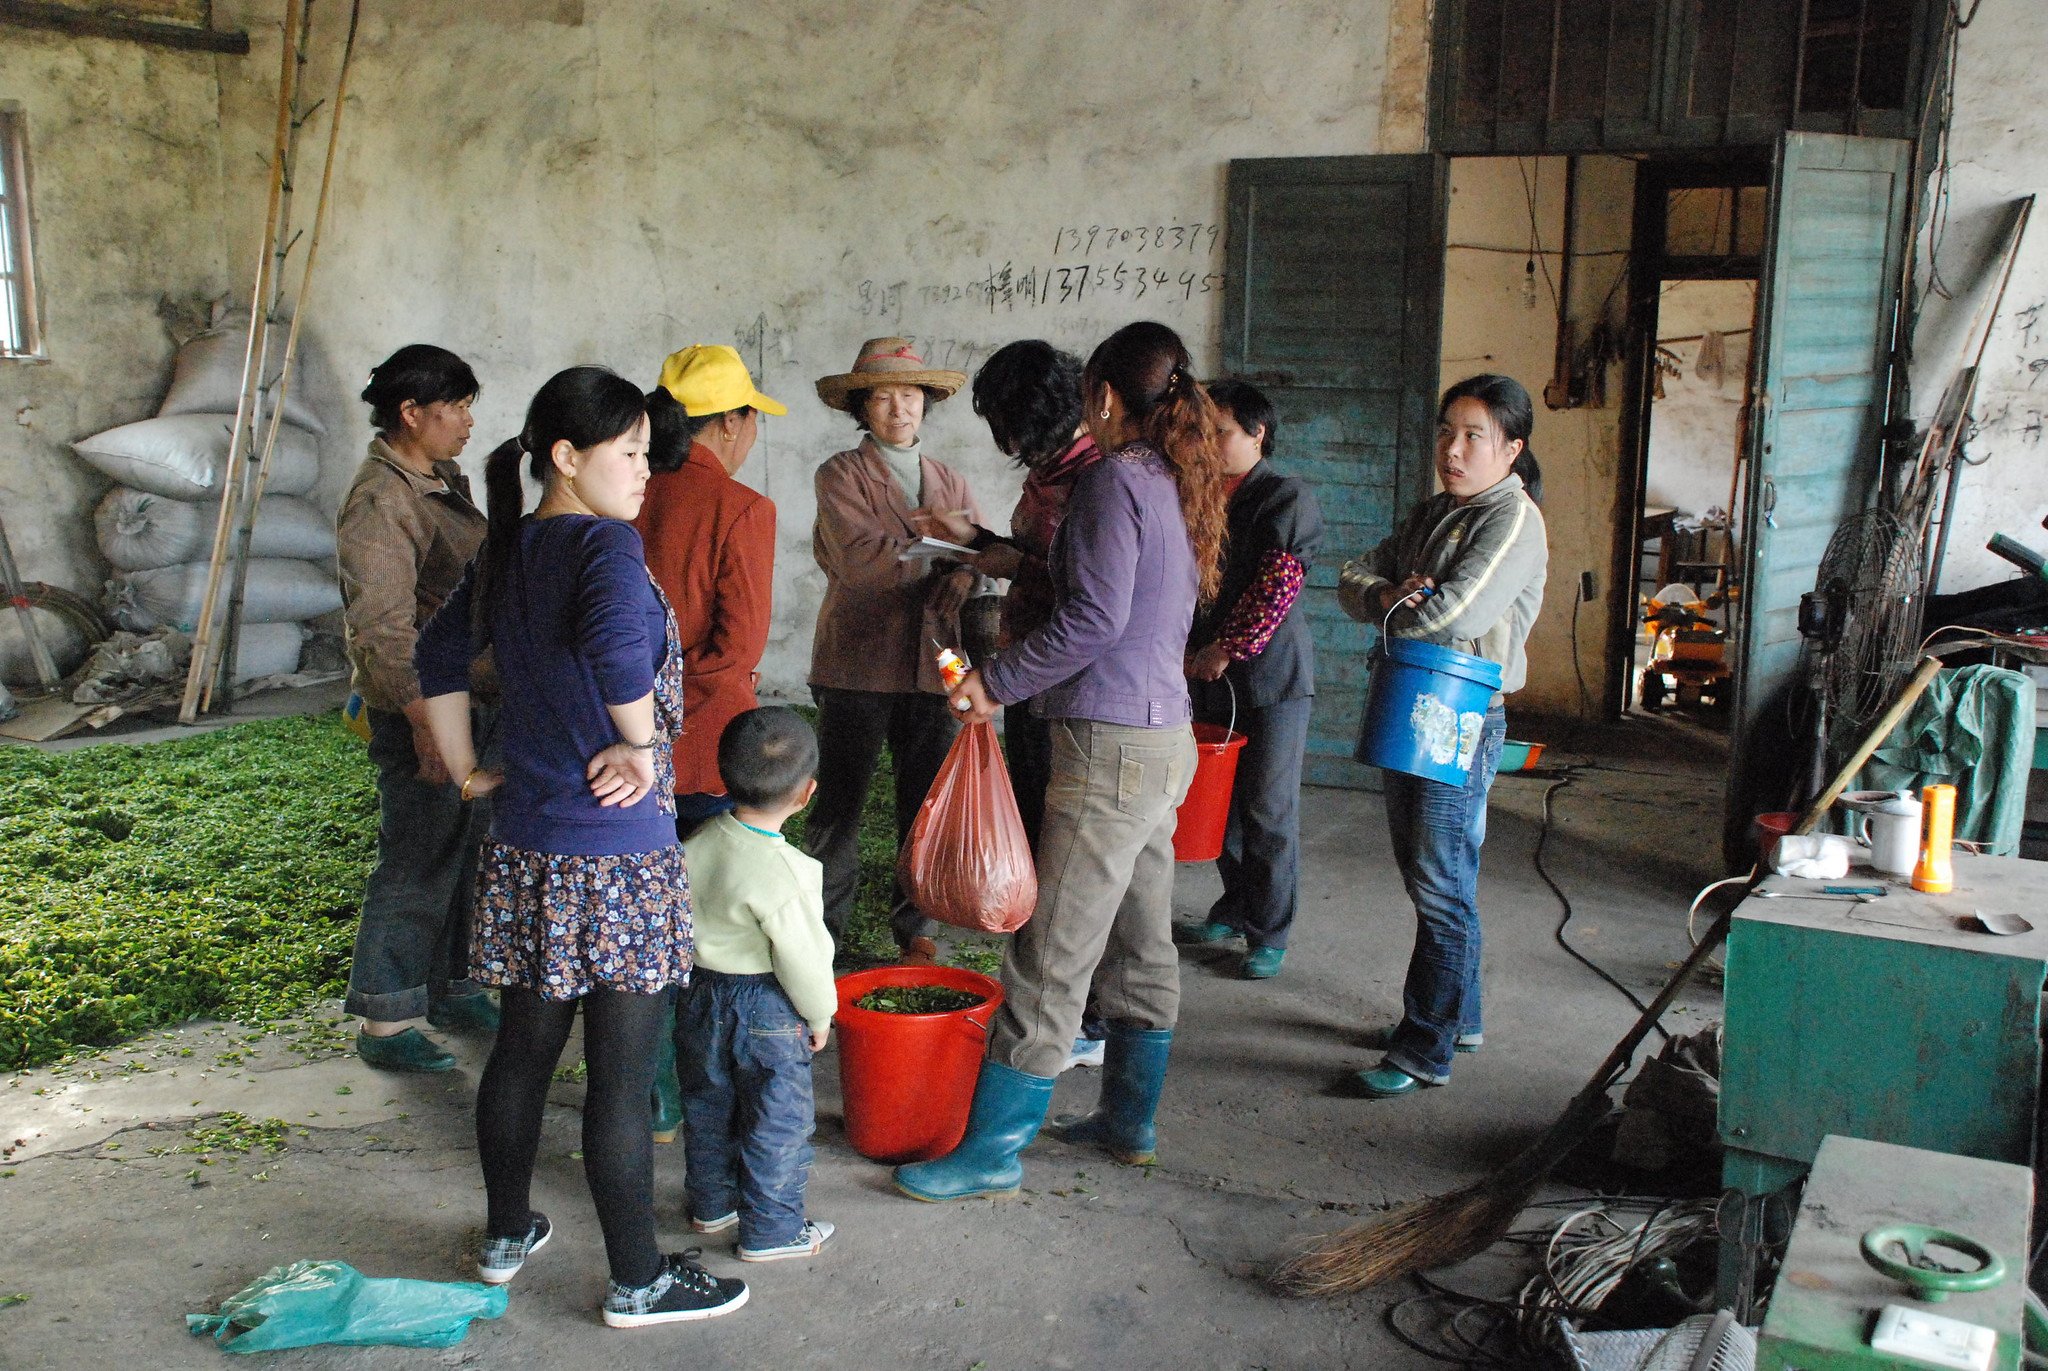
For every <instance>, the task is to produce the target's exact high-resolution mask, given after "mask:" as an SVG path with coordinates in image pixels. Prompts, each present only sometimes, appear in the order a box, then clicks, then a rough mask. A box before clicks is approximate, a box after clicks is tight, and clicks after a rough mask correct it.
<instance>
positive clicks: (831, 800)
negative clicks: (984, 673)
mask: <svg viewBox="0 0 2048 1371" xmlns="http://www.w3.org/2000/svg"><path fill="white" fill-rule="evenodd" d="M811 694H812V696H813V697H814V698H815V699H816V700H817V702H818V797H817V800H816V801H815V802H814V803H813V804H812V806H811V813H810V818H809V819H808V820H806V821H805V826H804V850H805V851H806V852H808V853H810V854H811V855H812V856H813V857H816V858H817V859H818V860H819V861H820V862H821V863H823V864H824V867H825V927H826V928H828V929H830V930H831V932H832V941H833V943H835V944H836V945H838V946H840V947H844V946H845V945H846V925H847V921H848V920H850V919H851V918H852V917H853V904H854V897H855V895H856V894H857V893H858V891H859V888H860V811H861V806H863V805H864V804H866V803H867V798H868V785H869V783H870V782H872V781H873V780H874V777H875V766H876V764H877V763H878V762H879V761H880V760H881V756H882V745H883V744H884V743H885V742H886V743H887V744H888V745H889V753H890V756H891V757H892V758H894V760H895V764H896V846H897V849H898V850H899V851H900V850H901V849H902V847H903V841H904V839H906V838H908V837H909V836H910V825H911V823H912V822H913V821H915V820H916V818H917V811H918V807H919V806H920V805H922V804H923V803H924V797H925V794H926V792H928V791H929V790H930V789H931V788H932V782H933V780H935V779H937V777H938V774H939V767H940V766H941V765H942V764H943V763H944V762H945V760H946V751H947V749H949V748H951V747H952V746H953V735H954V734H955V733H956V732H958V731H959V725H958V724H957V723H955V722H954V719H953V712H952V711H951V710H950V709H948V708H947V707H946V697H945V696H943V695H932V694H928V693H925V692H923V691H904V692H900V693H895V694H891V693H888V692H885V691H879V690H840V689H837V688H834V687H829V686H812V687H811ZM895 889H896V894H895V904H894V908H893V909H892V911H891V913H890V917H889V923H890V927H891V928H892V930H893V931H894V932H895V934H896V945H897V946H898V947H908V946H910V940H911V939H912V938H920V937H928V936H930V934H931V931H932V929H933V928H934V927H935V925H934V924H933V923H932V921H931V920H930V919H927V918H925V916H924V915H923V914H920V913H919V912H918V910H917V906H916V905H913V904H912V903H910V900H909V899H908V897H906V896H905V895H904V893H903V883H902V882H901V881H900V880H899V881H898V882H897V883H896V888H895Z"/></svg>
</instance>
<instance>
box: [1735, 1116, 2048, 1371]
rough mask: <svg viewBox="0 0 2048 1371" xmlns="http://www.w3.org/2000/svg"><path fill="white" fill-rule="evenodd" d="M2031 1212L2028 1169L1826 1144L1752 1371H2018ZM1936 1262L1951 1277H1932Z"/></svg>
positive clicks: (1836, 1141)
mask: <svg viewBox="0 0 2048 1371" xmlns="http://www.w3.org/2000/svg"><path fill="white" fill-rule="evenodd" d="M2032 1203H2033V1173H2032V1172H2031V1171H2029V1170H2028V1169H2027V1168H2026V1167H2023V1166H2013V1165H2010V1164H2008V1163H2004V1162H1989V1161H1982V1160H1980V1159H1978V1158H1975V1157H1955V1156H1947V1155H1944V1154H1941V1153H1936V1152H1927V1151H1923V1150H1920V1149H1918V1148H1910V1147H1897V1146H1893V1145H1890V1144H1887V1143H1877V1142H1867V1141H1865V1140H1863V1139H1860V1138H1843V1137H1830V1138H1827V1139H1826V1140H1825V1141H1823V1142H1822V1143H1821V1145H1820V1147H1819V1150H1818V1155H1817V1156H1816V1158H1815V1160H1814V1163H1813V1167H1812V1172H1811V1174H1810V1175H1809V1176H1808V1177H1807V1181H1806V1189H1805V1194H1804V1197H1803V1199H1802V1200H1801V1203H1800V1207H1799V1217H1798V1219H1797V1221H1796V1223H1795V1224H1794V1227H1793V1230H1792V1241H1791V1244H1790V1246H1789V1247H1788V1248H1787V1250H1786V1253H1785V1264H1784V1266H1783V1268H1782V1269H1781V1271H1780V1272H1779V1276H1778V1284H1777V1289H1776V1291H1775V1292H1774V1293H1773V1294H1772V1296H1771V1308H1770V1313H1769V1315H1768V1316H1767V1317H1766V1318H1765V1320H1764V1326H1763V1332H1762V1334H1761V1335H1760V1336H1759V1338H1758V1345H1757V1362H1756V1364H1757V1371H1874V1369H1875V1368H1879V1367H1947V1368H1954V1369H1955V1371H2014V1369H2015V1368H2017V1367H2018V1366H2019V1365H2020V1348H2021V1340H2022V1337H2023V1326H2022V1325H2023V1320H2024V1317H2025V1314H2024V1311H2025V1299H2026V1294H2025V1284H2026V1259H2027V1216H2028V1213H2029V1211H2030V1209H2031V1207H2032ZM1928 1230H1932V1231H1933V1232H1932V1235H1931V1238H1930V1234H1929V1232H1928ZM1901 1244H1903V1246H1902V1245H1901ZM1937 1254H1938V1255H1939V1258H1940V1260H1939V1262H1938V1264H1939V1265H1941V1266H1945V1267H1949V1268H1951V1269H1950V1270H1948V1271H1937V1270H1933V1269H1931V1268H1932V1266H1933V1265H1935V1264H1936V1263H1934V1262H1929V1261H1928V1260H1927V1259H1928V1258H1929V1257H1934V1256H1936V1255H1937ZM1915 1255H1917V1256H1919V1257H1920V1258H1921V1262H1920V1263H1919V1264H1915V1263H1914V1262H1913V1261H1911V1260H1910V1257H1911V1256H1915ZM1944 1287H1946V1288H1944ZM1873 1341H1876V1342H1877V1343H1878V1344H1879V1346H1873V1345H1872V1344H1873Z"/></svg>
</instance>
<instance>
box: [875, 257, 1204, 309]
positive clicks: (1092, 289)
mask: <svg viewBox="0 0 2048 1371" xmlns="http://www.w3.org/2000/svg"><path fill="white" fill-rule="evenodd" d="M1223 281H1224V278H1223V273H1222V272H1219V271H1204V270H1202V269H1201V267H1200V266H1183V265H1180V264H1178V263H1175V264H1172V265H1168V264H1166V263H1165V262H1164V260H1163V259H1159V258H1154V259H1153V260H1152V261H1150V262H1140V261H1136V260H1131V261H1118V262H1076V263H1072V264H1067V265H1051V264H1047V265H1043V266H1038V265H1033V266H1026V267H1023V268H1019V267H1018V266H1017V264H1016V263H1015V262H1014V261H1009V262H1004V263H1003V264H1001V265H1000V266H998V265H996V264H994V263H990V264H989V265H988V267H987V269H986V270H985V271H983V272H982V274H981V275H979V276H976V277H973V278H971V279H969V280H966V281H942V282H934V283H929V284H924V285H916V286H913V285H912V284H911V283H910V282H908V281H894V282H881V281H875V280H866V281H862V282H861V283H860V284H859V285H858V286H857V287H855V288H854V295H855V299H856V301H857V303H858V307H859V309H860V313H861V316H862V317H863V318H868V319H876V320H879V321H882V322H884V323H894V324H900V323H902V322H903V310H904V307H905V306H906V305H908V304H916V305H917V306H919V307H920V308H921V309H932V308H937V307H942V306H945V305H954V304H966V305H970V306H972V307H974V308H976V309H984V310H986V311H987V312H988V313H990V314H1002V313H1015V312H1016V311H1018V310H1020V309H1036V308H1043V307H1046V306H1061V305H1081V304H1085V303H1088V302H1090V301H1094V302H1097V303H1109V302H1111V301H1118V300H1122V301H1128V302H1130V303H1134V304H1135V303H1136V302H1138V301H1140V300H1151V301H1153V302H1154V303H1165V302H1176V303H1183V304H1184V303H1186V302H1188V301H1190V300H1193V299H1194V298H1195V297H1196V296H1198V295H1209V294H1213V293H1214V292H1216V291H1219V290H1222V289H1223Z"/></svg>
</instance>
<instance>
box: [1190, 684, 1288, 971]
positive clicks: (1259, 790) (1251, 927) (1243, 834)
mask: <svg viewBox="0 0 2048 1371" xmlns="http://www.w3.org/2000/svg"><path fill="white" fill-rule="evenodd" d="M1314 704H1315V701H1314V700H1313V699H1311V698H1310V697H1308V696H1306V695H1303V696H1300V697H1298V698H1296V699H1292V700H1278V701H1275V702H1274V703H1272V704H1270V705H1264V706H1260V707H1257V708H1246V709H1244V710H1241V711H1238V712H1237V714H1236V719H1237V727H1238V730H1239V731H1240V732H1242V733H1243V734H1244V735H1245V744H1244V747H1243V748H1242V749H1241V750H1240V751H1239V752H1238V754H1237V779H1236V781H1235V782H1234V783H1233V784H1232V786H1231V789H1230V822H1229V824H1228V825H1227V826H1226V827H1225V829H1224V832H1223V852H1222V854H1221V855H1220V856H1218V857H1217V858H1216V874H1217V875H1219V876H1221V877H1222V878H1223V895H1222V898H1220V899H1218V900H1217V901H1216V903H1215V905H1214V906H1212V907H1211V908H1210V910H1209V918H1210V921H1211V922H1213V923H1219V924H1228V925H1229V926H1230V927H1232V928H1234V929H1236V930H1237V931H1238V932H1240V933H1242V934H1244V939H1245V943H1246V944H1247V945H1248V946H1249V947H1251V948H1252V949H1253V950H1255V951H1256V950H1257V949H1259V948H1261V947H1281V948H1284V947H1286V946H1287V933H1288V930H1289V929H1291V928H1293V927H1294V911H1295V907H1296V905H1297V904H1298V903H1299V900H1300V893H1301V759H1302V753H1303V752H1304V751H1305V750H1306V749H1307V747H1308V716H1309V709H1310V707H1311V706H1313V705H1314ZM1198 717H1199V718H1200V719H1201V720H1202V721H1203V722H1204V723H1216V724H1221V723H1227V722H1229V719H1230V715H1229V714H1228V713H1227V712H1226V713H1223V714H1216V713H1213V712H1211V711H1209V710H1207V709H1204V710H1201V711H1200V712H1199V714H1198Z"/></svg>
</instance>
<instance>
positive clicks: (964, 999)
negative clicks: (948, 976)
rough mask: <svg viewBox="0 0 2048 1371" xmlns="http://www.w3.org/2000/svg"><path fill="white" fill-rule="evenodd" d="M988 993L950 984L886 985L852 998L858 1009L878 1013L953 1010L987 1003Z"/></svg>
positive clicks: (946, 1012) (951, 1012)
mask: <svg viewBox="0 0 2048 1371" xmlns="http://www.w3.org/2000/svg"><path fill="white" fill-rule="evenodd" d="M987 999H988V996H986V995H977V994H975V993H974V992H973V991H971V990H955V989H953V988H952V987H951V986H948V985H885V986H879V987H877V988H876V989H874V990H870V991H869V992H868V993H867V994H865V995H863V996H861V997H860V998H859V999H857V1000H855V1001H854V1002H853V1007H854V1008H855V1009H871V1010H873V1011H874V1012H875V1013H877V1014H953V1013H957V1012H959V1011H960V1010H963V1009H972V1008H974V1006H976V1005H978V1004H982V1003H985V1002H986V1001H987Z"/></svg>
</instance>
